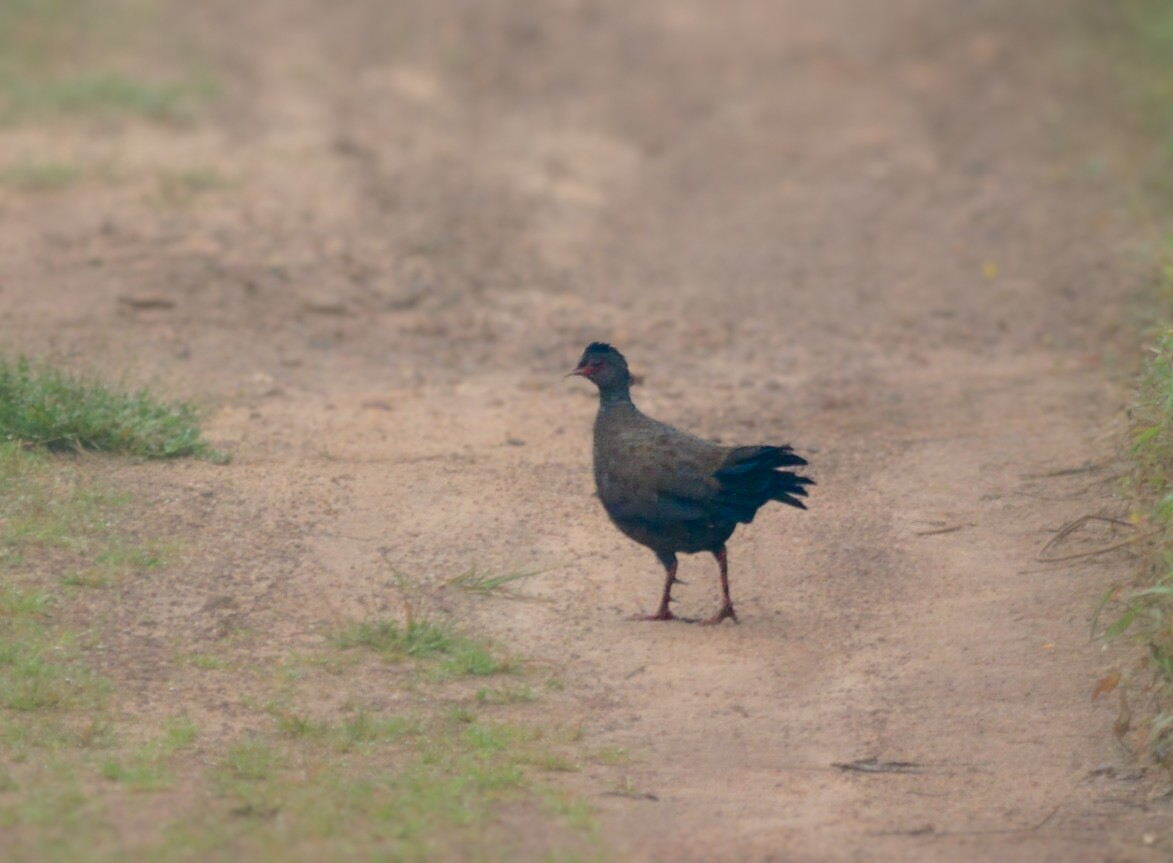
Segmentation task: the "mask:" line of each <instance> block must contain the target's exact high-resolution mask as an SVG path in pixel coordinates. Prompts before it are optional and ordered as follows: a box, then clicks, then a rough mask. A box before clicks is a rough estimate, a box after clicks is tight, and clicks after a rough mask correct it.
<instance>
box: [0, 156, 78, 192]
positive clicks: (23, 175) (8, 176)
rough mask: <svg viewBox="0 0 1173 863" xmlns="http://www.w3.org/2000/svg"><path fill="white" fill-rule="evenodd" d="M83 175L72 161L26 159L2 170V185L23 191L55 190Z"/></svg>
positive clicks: (63, 187) (67, 185)
mask: <svg viewBox="0 0 1173 863" xmlns="http://www.w3.org/2000/svg"><path fill="white" fill-rule="evenodd" d="M81 175H82V172H81V169H80V168H78V166H77V165H75V164H73V163H72V162H49V161H44V162H43V161H33V160H26V161H23V162H18V163H16V164H15V165H10V166H9V167H7V168H4V169H2V170H0V186H4V187H6V188H9V189H18V190H20V191H22V192H55V191H58V190H60V189H66V188H68V187H70V186H72V185H74V184H75V183H76V182H77V181H78V180H80V179H81Z"/></svg>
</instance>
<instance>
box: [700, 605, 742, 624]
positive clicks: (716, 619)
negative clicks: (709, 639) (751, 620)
mask: <svg viewBox="0 0 1173 863" xmlns="http://www.w3.org/2000/svg"><path fill="white" fill-rule="evenodd" d="M727 617H728V618H730V619H731V620H732V621H733V622H734V623H739V622H740V621H738V619H737V612H735V611H734V610H733V603H731V602H727V603H725V604H724V605H722V606H721V610H720V611H718V612H717V613H716V614H714V615H713V616H712V617H710V618H709V619H708V620H702V621H701V626H716V625H717V624H718V623H720V622H721V621H722V620H724V619H725V618H727Z"/></svg>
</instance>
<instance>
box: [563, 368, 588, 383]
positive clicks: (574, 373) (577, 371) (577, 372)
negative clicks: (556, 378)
mask: <svg viewBox="0 0 1173 863" xmlns="http://www.w3.org/2000/svg"><path fill="white" fill-rule="evenodd" d="M573 377H580V378H585V377H586V369H585V367H583V366H579V367H578V368H576V369H575V370H574V371H572V372H567V373H566V374H564V375H563V376H562V380H566V379H567V378H573Z"/></svg>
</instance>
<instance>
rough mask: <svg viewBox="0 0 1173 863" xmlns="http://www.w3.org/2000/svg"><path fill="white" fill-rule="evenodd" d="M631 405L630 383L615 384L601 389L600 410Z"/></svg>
mask: <svg viewBox="0 0 1173 863" xmlns="http://www.w3.org/2000/svg"><path fill="white" fill-rule="evenodd" d="M630 404H631V385H630V384H628V383H622V384H615V385H613V386H609V387H606V388H600V389H599V410H607V409H608V408H612V407H617V406H618V405H630Z"/></svg>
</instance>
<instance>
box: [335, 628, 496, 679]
mask: <svg viewBox="0 0 1173 863" xmlns="http://www.w3.org/2000/svg"><path fill="white" fill-rule="evenodd" d="M335 643H336V644H337V645H338V647H340V648H342V649H343V650H349V649H352V648H355V647H365V648H368V649H370V650H373V651H375V652H376V653H378V654H379V655H380V656H382V657H383V658H384V659H386V660H388V661H390V662H402V661H404V660H408V659H414V660H422V661H423V662H422V663H421V664H422V665H423V666H424V667H426V668H427V669H428V670H429V671H430V673H431V674H432V676H433V677H437V678H447V677H483V676H487V675H491V674H500V673H503V672H508V671H512V670H513V669H514V668H515V667H516V661H515V660H514V659H513V658H512V657H509V656H501V655H499V654H498V653H497V652H496V651H494V650H493V649H492V648H491V647H490V646H489V645H488V644H486V643H485V642H482V641H478V640H476V639H473V638H469V637H467V636H465V635H462V634H460V633H458V632H456V631H455V630H454V629H453V628H452V626H451V625H449V624H447V623H443V622H438V621H432V620H410V621H408V622H407V624H406V625H404V624H400V623H399V622H398V621H394V620H378V621H364V622H357V623H351V624H349V625H347V626H346V627H345V628H344V629H343V630H342V631H341V632H340V633H338V635H337V637H336V638H335Z"/></svg>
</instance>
